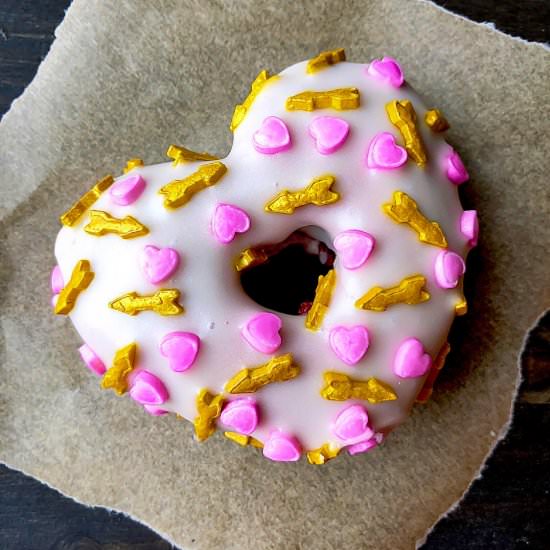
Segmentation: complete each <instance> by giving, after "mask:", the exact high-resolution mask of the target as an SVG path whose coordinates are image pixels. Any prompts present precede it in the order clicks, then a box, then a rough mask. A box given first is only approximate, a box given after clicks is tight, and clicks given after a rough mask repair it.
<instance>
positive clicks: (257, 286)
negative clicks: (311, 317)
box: [241, 226, 336, 315]
mask: <svg viewBox="0 0 550 550" xmlns="http://www.w3.org/2000/svg"><path fill="white" fill-rule="evenodd" d="M330 242H331V239H330V236H329V234H328V233H327V232H326V231H325V230H324V229H322V228H321V227H317V226H307V227H302V228H300V229H297V230H296V231H294V232H293V233H291V234H290V235H289V236H288V237H287V238H286V239H285V240H284V241H281V242H280V243H276V244H267V245H262V246H261V247H260V248H262V250H263V251H264V252H265V253H266V254H267V256H268V259H267V260H266V261H265V262H264V263H262V264H260V265H257V266H254V267H250V268H248V269H246V270H244V271H242V272H241V285H242V287H243V290H244V291H245V292H246V294H247V295H248V296H249V297H250V298H251V299H252V300H254V301H255V302H256V303H257V304H259V305H260V306H262V307H264V308H268V309H271V310H273V311H278V312H280V313H287V314H289V315H304V314H306V313H307V311H308V310H309V308H310V307H311V303H312V302H313V298H314V297H315V289H316V287H317V282H318V279H319V276H320V275H326V274H327V273H328V272H329V271H330V270H331V268H332V266H333V264H334V259H335V258H336V254H335V252H334V251H333V250H331V249H330V248H329V247H328V245H327V243H330Z"/></svg>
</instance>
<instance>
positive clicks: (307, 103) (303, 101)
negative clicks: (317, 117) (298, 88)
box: [286, 88, 359, 111]
mask: <svg viewBox="0 0 550 550" xmlns="http://www.w3.org/2000/svg"><path fill="white" fill-rule="evenodd" d="M358 107H359V90H358V89H357V88H337V89H335V90H326V91H323V92H312V91H309V90H308V91H306V92H301V93H299V94H297V95H293V96H291V97H289V98H287V100H286V109H287V111H315V110H317V109H336V110H337V111H347V110H349V109H357V108H358Z"/></svg>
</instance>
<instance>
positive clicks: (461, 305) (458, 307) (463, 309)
mask: <svg viewBox="0 0 550 550" xmlns="http://www.w3.org/2000/svg"><path fill="white" fill-rule="evenodd" d="M466 313H468V302H467V301H466V298H462V300H460V302H458V303H457V304H455V315H456V316H457V317H461V316H462V315H466Z"/></svg>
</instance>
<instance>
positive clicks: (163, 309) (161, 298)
mask: <svg viewBox="0 0 550 550" xmlns="http://www.w3.org/2000/svg"><path fill="white" fill-rule="evenodd" d="M179 297H180V291H179V290H178V289H177V288H168V289H163V290H157V292H155V293H154V294H152V295H150V296H140V295H139V294H138V293H137V292H128V293H126V294H123V295H122V296H119V297H118V298H115V299H114V300H113V301H112V302H109V307H110V308H111V309H114V310H116V311H120V313H126V315H137V314H138V313H141V312H142V311H153V312H155V313H158V314H159V315H179V314H180V313H183V311H184V309H183V308H182V307H181V305H180V304H179V303H178V298H179Z"/></svg>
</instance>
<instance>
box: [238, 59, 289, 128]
mask: <svg viewBox="0 0 550 550" xmlns="http://www.w3.org/2000/svg"><path fill="white" fill-rule="evenodd" d="M278 78H279V77H278V76H269V73H268V72H267V71H266V70H263V71H261V72H260V74H259V75H258V76H257V77H256V79H255V80H254V82H252V86H251V87H250V93H249V94H248V96H247V98H246V99H245V100H244V101H243V102H242V104H241V105H237V106H236V107H235V111H234V112H233V117H232V119H231V124H230V125H229V129H230V130H231V131H232V132H234V131H235V130H236V129H237V127H238V126H239V124H240V123H241V122H242V121H243V120H244V117H245V116H246V113H247V112H248V110H249V109H250V107H251V106H252V103H254V100H255V99H256V97H258V94H259V93H260V92H261V91H262V90H263V88H264V86H265V85H266V84H267V83H268V82H274V81H275V80H277V79H278Z"/></svg>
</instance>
